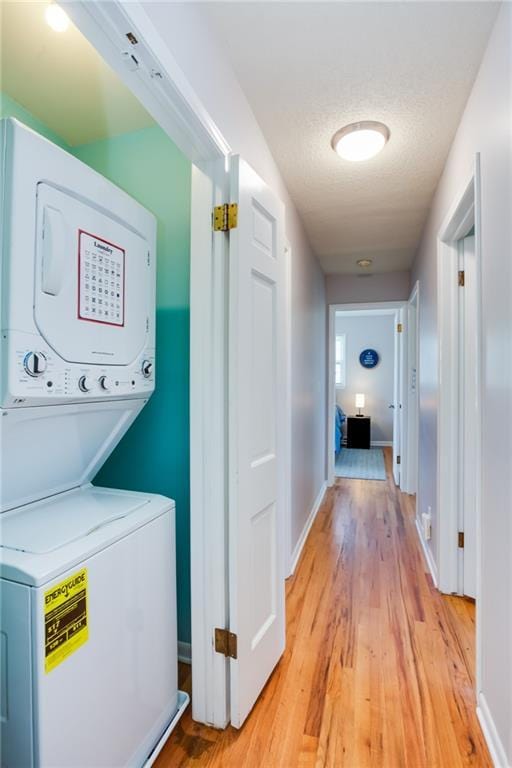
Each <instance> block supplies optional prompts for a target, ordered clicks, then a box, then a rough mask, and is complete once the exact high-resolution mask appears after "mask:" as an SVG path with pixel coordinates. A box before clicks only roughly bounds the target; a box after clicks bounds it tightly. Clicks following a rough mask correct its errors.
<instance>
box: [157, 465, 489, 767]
mask: <svg viewBox="0 0 512 768" xmlns="http://www.w3.org/2000/svg"><path fill="white" fill-rule="evenodd" d="M386 463H387V470H388V477H389V471H390V455H389V452H388V451H387V452H386ZM287 628H288V629H287V647H286V652H285V654H284V656H283V658H282V660H281V662H280V663H279V665H278V667H277V668H276V670H275V671H274V674H273V675H272V677H271V679H270V681H269V683H268V684H267V686H266V688H265V690H264V691H263V694H262V695H261V697H260V699H259V700H258V702H257V704H256V706H255V708H254V710H253V712H252V713H251V715H250V717H249V719H248V720H247V722H246V723H245V725H244V727H243V728H242V729H241V730H240V731H236V730H235V729H233V728H228V729H227V730H225V731H215V730H213V729H211V728H206V727H204V726H200V725H198V724H196V723H194V722H193V721H192V720H191V717H190V713H189V712H187V713H186V714H185V715H184V717H183V719H182V721H181V723H180V724H179V725H178V727H177V729H176V731H175V732H174V733H173V734H172V736H171V738H170V739H169V741H168V743H167V744H166V746H165V748H164V750H163V752H162V753H161V755H160V757H159V759H158V761H157V762H156V768H174V766H185V765H187V766H196V765H197V766H222V767H223V768H239V766H246V767H247V768H277V767H278V766H280V767H282V768H295V766H297V768H321V767H322V768H323V767H324V766H330V767H331V766H332V767H333V768H334V767H336V768H337V767H338V766H339V767H340V768H366V767H367V766H371V767H372V768H377V767H378V768H380V767H381V766H383V767H384V766H386V768H402V766H403V767H404V768H405V767H407V768H435V767H437V766H442V768H457V766H465V765H472V766H479V767H482V768H485V767H486V766H491V765H492V763H491V760H490V757H489V754H488V752H487V749H486V746H485V743H484V740H483V736H482V733H481V731H480V727H479V725H478V722H477V718H476V714H475V700H474V693H473V691H474V680H473V675H474V672H473V670H474V605H472V604H471V603H470V602H469V601H466V600H464V599H461V598H451V597H443V596H441V595H440V594H439V593H438V592H437V591H436V590H435V589H434V587H433V585H432V581H431V578H430V576H429V575H428V574H427V569H426V565H425V563H424V561H423V556H422V553H421V550H420V547H419V544H418V541H417V534H416V532H415V529H414V521H413V506H412V498H411V497H408V496H405V495H403V494H401V493H400V492H398V491H397V490H396V489H395V486H394V484H393V482H392V480H389V479H388V481H387V482H383V481H380V482H379V481H363V480H342V479H340V480H338V481H337V484H336V486H335V487H334V488H332V489H330V490H329V491H328V493H327V495H326V498H325V501H324V503H323V505H322V507H321V509H320V511H319V513H318V516H317V519H316V521H315V524H314V526H313V528H312V530H311V534H310V536H309V538H308V541H307V543H306V546H305V549H304V553H303V556H302V559H301V561H300V564H299V566H298V568H297V571H296V573H295V576H294V577H293V578H292V579H290V580H289V581H288V582H287ZM181 673H182V678H183V679H182V683H183V684H186V685H188V684H189V680H188V678H189V675H188V668H186V667H184V668H183V669H182V670H181Z"/></svg>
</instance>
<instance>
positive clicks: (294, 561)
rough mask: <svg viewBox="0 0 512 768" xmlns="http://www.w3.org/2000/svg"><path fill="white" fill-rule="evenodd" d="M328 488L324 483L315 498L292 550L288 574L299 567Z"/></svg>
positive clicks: (291, 574) (290, 574) (291, 573)
mask: <svg viewBox="0 0 512 768" xmlns="http://www.w3.org/2000/svg"><path fill="white" fill-rule="evenodd" d="M326 490H327V483H326V482H324V483H322V487H321V488H320V492H319V494H318V496H317V497H316V499H315V503H314V504H313V508H312V510H311V512H310V513H309V516H308V519H307V520H306V525H305V526H304V528H303V529H302V533H301V535H300V538H299V540H298V542H297V544H296V545H295V549H294V550H293V552H292V558H291V566H290V572H289V574H288V576H293V574H294V573H295V568H296V567H297V563H298V562H299V559H300V556H301V554H302V550H303V549H304V544H305V543H306V539H307V538H308V534H309V532H310V530H311V526H312V525H313V523H314V522H315V517H316V516H317V512H318V510H319V509H320V505H321V503H322V501H323V498H324V496H325V491H326Z"/></svg>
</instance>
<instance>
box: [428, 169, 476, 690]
mask: <svg viewBox="0 0 512 768" xmlns="http://www.w3.org/2000/svg"><path fill="white" fill-rule="evenodd" d="M479 179H480V165H479V156H478V155H477V156H476V158H475V162H474V164H473V167H472V169H471V173H470V174H469V176H468V178H467V180H466V182H465V184H464V186H463V188H462V190H461V192H460V194H459V195H458V196H457V197H456V199H455V201H454V202H453V204H452V206H451V208H450V210H449V211H448V213H447V215H446V217H445V219H444V222H443V225H442V226H441V228H440V230H439V234H438V248H437V273H438V285H437V288H438V322H437V326H438V335H439V351H438V371H439V407H438V409H437V435H438V450H437V520H438V521H439V522H438V527H437V551H438V573H439V589H440V590H441V591H442V592H446V593H460V592H461V589H462V584H461V583H460V572H459V571H460V569H459V565H460V563H459V559H460V553H459V550H458V546H457V533H458V530H459V521H458V510H459V504H458V497H459V471H458V455H459V408H458V402H459V370H458V366H456V365H454V364H453V361H454V360H455V359H456V354H457V349H458V327H459V293H458V292H459V288H458V269H459V253H458V241H459V240H460V239H461V238H463V237H464V235H466V234H467V232H468V229H469V228H470V227H471V223H472V222H473V219H474V225H475V250H476V259H477V265H478V266H477V270H478V272H480V264H481V243H480V221H479V211H480V199H479V189H480V181H479ZM477 293H478V296H480V293H481V284H480V280H479V286H478V288H477ZM480 301H481V300H480V298H479V300H478V305H479V306H478V309H477V313H478V316H477V329H478V339H477V370H478V371H480V368H481V364H482V355H481V307H480ZM477 390H478V401H479V402H478V405H477V407H478V413H479V416H478V418H477V420H476V424H475V433H476V434H475V441H476V445H477V468H478V469H477V499H476V505H477V512H476V519H477V539H478V551H477V601H478V599H479V594H480V592H479V590H480V581H481V578H480V574H479V570H480V562H481V560H480V547H481V536H480V533H479V531H480V522H481V509H480V508H481V478H480V471H481V455H480V451H481V448H480V446H481V434H482V428H481V381H479V382H478V386H477ZM479 607H481V606H479ZM479 614H480V610H479V611H478V612H477V641H478V637H479V629H478V615H479ZM478 656H479V654H478V642H477V679H478V677H479V673H478V669H479V665H480V663H479V660H478Z"/></svg>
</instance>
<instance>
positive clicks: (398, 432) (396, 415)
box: [392, 309, 404, 486]
mask: <svg viewBox="0 0 512 768" xmlns="http://www.w3.org/2000/svg"><path fill="white" fill-rule="evenodd" d="M395 318H396V327H395V375H394V395H393V404H392V407H393V478H394V480H395V484H396V485H398V486H400V468H401V460H402V457H401V453H402V371H403V366H402V356H403V343H402V339H403V329H404V313H403V310H402V309H400V310H398V312H397V313H396V315H395Z"/></svg>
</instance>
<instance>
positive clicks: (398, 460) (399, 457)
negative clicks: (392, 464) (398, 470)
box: [396, 456, 402, 464]
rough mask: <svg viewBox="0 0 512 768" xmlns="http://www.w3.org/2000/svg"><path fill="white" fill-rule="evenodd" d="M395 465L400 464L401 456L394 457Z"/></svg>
mask: <svg viewBox="0 0 512 768" xmlns="http://www.w3.org/2000/svg"><path fill="white" fill-rule="evenodd" d="M396 463H397V464H401V463H402V457H401V456H397V457H396Z"/></svg>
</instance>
